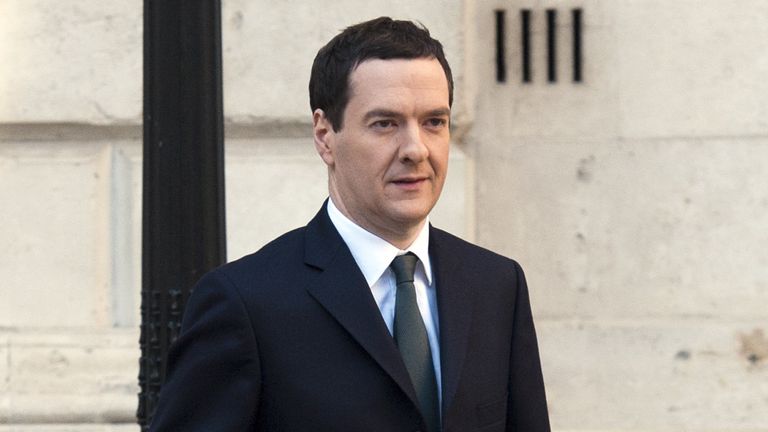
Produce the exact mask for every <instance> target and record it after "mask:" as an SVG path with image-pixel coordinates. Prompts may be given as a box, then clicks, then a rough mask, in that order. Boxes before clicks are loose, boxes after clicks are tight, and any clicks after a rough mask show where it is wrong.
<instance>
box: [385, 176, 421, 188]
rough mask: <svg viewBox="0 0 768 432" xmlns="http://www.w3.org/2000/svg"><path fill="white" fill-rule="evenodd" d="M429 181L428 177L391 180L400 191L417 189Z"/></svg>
mask: <svg viewBox="0 0 768 432" xmlns="http://www.w3.org/2000/svg"><path fill="white" fill-rule="evenodd" d="M427 180H429V178H428V177H400V178H396V179H394V180H392V183H393V184H394V185H396V186H398V187H400V188H402V189H406V190H411V189H418V188H419V187H420V186H421V185H423V184H424V183H426V182H427Z"/></svg>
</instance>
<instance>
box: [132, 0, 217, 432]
mask: <svg viewBox="0 0 768 432" xmlns="http://www.w3.org/2000/svg"><path fill="white" fill-rule="evenodd" d="M223 156H224V120H223V104H222V64H221V3H220V0H144V184H143V216H142V219H143V220H142V223H143V226H142V237H143V238H142V290H141V318H142V322H141V336H140V340H139V342H140V345H141V359H140V361H139V364H140V369H139V384H140V387H141V392H140V393H139V406H138V410H137V418H138V422H139V424H140V426H141V428H142V430H147V428H148V425H149V423H150V422H151V419H152V415H153V414H154V409H155V405H156V402H157V396H158V393H159V390H160V385H161V384H162V383H163V381H164V379H165V367H166V358H167V352H168V347H169V346H170V344H171V343H172V342H173V340H174V339H175V337H176V335H177V334H178V330H179V328H180V325H181V318H182V312H183V310H184V305H185V304H186V300H187V298H188V297H189V294H190V291H191V288H192V286H193V285H194V283H195V282H196V281H197V279H198V278H199V277H200V276H202V275H203V274H204V273H205V272H206V271H208V270H209V269H211V268H213V267H216V266H218V265H220V264H221V263H222V262H224V260H225V258H226V246H225V234H224V233H225V226H224V221H225V215H224V157H223Z"/></svg>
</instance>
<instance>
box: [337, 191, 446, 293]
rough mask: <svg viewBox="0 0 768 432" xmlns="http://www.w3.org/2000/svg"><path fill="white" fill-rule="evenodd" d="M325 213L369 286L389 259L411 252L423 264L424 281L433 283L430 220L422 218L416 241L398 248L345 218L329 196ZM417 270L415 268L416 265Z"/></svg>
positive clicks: (387, 263)
mask: <svg viewBox="0 0 768 432" xmlns="http://www.w3.org/2000/svg"><path fill="white" fill-rule="evenodd" d="M328 216H329V217H330V218H331V222H332V223H333V225H334V226H335V227H336V230H337V231H338V232H339V234H340V235H341V238H342V239H343V240H344V243H346V244H347V247H348V248H349V251H350V252H352V257H353V258H354V259H355V262H356V263H357V266H358V267H360V271H361V272H362V273H363V276H364V277H365V281H366V282H368V286H373V284H374V283H376V281H377V280H379V278H380V277H381V275H382V274H384V272H385V271H386V270H387V268H389V265H390V264H391V263H392V260H393V259H395V257H396V256H398V255H403V254H405V253H406V252H413V254H414V255H416V256H417V257H418V258H419V262H420V263H421V264H422V266H423V271H424V275H425V276H426V278H427V283H428V284H429V285H432V265H431V263H430V261H429V219H428V218H427V220H425V221H424V225H423V226H422V227H421V231H419V235H418V236H417V237H416V240H414V241H413V243H412V244H411V245H410V246H409V247H408V248H407V249H406V250H400V249H398V248H397V247H396V246H394V245H392V244H391V243H389V242H388V241H386V240H384V239H382V238H381V237H378V236H377V235H375V234H373V233H370V232H368V231H366V230H365V229H363V228H362V227H360V226H359V225H357V224H356V223H354V222H353V221H352V220H350V219H349V218H348V217H346V216H344V214H343V213H342V212H341V211H340V210H339V209H338V208H336V206H335V205H334V204H333V200H332V199H330V198H329V199H328ZM417 271H418V267H417Z"/></svg>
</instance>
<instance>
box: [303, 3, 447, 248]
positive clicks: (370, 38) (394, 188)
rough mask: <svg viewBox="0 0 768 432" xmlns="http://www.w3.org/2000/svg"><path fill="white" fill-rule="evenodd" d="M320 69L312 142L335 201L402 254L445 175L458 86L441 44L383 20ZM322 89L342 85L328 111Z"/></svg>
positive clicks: (346, 39)
mask: <svg viewBox="0 0 768 432" xmlns="http://www.w3.org/2000/svg"><path fill="white" fill-rule="evenodd" d="M393 29H405V30H404V32H405V34H401V33H400V32H398V31H394V30H393ZM342 47H343V49H342ZM393 47H400V48H398V49H397V50H395V49H394V48H393ZM433 53H437V54H433ZM329 57H331V58H333V60H328V58H329ZM318 59H325V60H318ZM318 59H316V60H315V64H314V66H313V69H312V80H311V81H310V89H311V92H313V93H312V96H311V97H312V98H313V102H312V107H313V126H314V141H315V148H316V149H317V152H318V154H319V155H320V157H321V158H322V159H323V161H324V162H325V164H326V165H327V166H328V187H329V193H330V195H331V199H332V200H333V202H334V204H336V206H337V207H338V208H339V210H340V211H341V212H342V213H344V214H345V215H346V216H347V217H349V218H350V219H352V220H353V221H354V222H356V223H357V224H358V225H360V226H361V227H363V228H364V229H366V230H368V231H370V232H372V233H374V234H376V235H378V236H379V237H381V238H384V239H385V240H387V241H389V242H390V243H392V244H394V245H396V246H398V247H400V248H401V249H404V248H406V247H407V246H408V245H410V242H412V241H413V240H414V238H415V234H417V233H418V230H419V229H420V228H421V227H422V226H423V223H424V220H425V219H426V217H427V215H428V214H429V212H430V211H431V210H432V207H433V206H434V205H435V203H436V202H437V199H438V197H439V196H440V192H441V191H442V188H443V184H444V182H445V176H446V172H447V166H448V151H449V142H450V130H449V125H450V107H451V101H452V100H451V91H452V84H451V78H450V69H449V68H448V64H447V62H446V61H445V57H444V56H443V53H442V48H440V43H439V42H437V41H435V40H434V39H432V38H431V37H429V33H428V32H427V31H426V29H420V28H418V27H416V26H415V25H413V24H412V23H408V22H398V21H392V20H390V19H389V18H379V19H377V20H374V21H369V22H367V23H363V24H358V25H356V26H353V27H350V28H349V29H347V30H345V31H344V32H343V33H342V34H341V35H339V36H337V37H336V38H334V40H333V41H331V43H330V44H328V45H326V46H325V47H324V48H323V49H321V50H320V52H319V53H318ZM342 63H343V64H346V65H347V66H345V67H346V69H345V68H343V67H340V66H339V65H340V64H342ZM323 65H330V66H329V67H330V69H329V70H325V69H323V68H324V66H323ZM336 73H338V74H339V76H334V75H335V74H336ZM341 76H343V79H342V78H341ZM321 78H322V79H321ZM319 81H323V82H336V83H335V84H333V85H330V87H329V88H331V89H333V91H329V92H320V91H317V93H318V94H321V95H322V98H326V99H327V100H325V101H322V100H323V99H322V98H320V99H321V101H322V102H317V100H316V99H317V98H316V94H315V92H316V90H317V89H318V84H317V82H319ZM342 82H343V85H341V84H340V83H342ZM326 93H327V94H326ZM332 94H333V95H336V96H335V97H337V98H340V99H338V100H335V99H333V98H332V96H329V95H332ZM327 110H328V111H327ZM342 122H343V125H342Z"/></svg>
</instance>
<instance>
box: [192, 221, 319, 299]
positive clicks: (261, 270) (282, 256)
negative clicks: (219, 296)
mask: <svg viewBox="0 0 768 432" xmlns="http://www.w3.org/2000/svg"><path fill="white" fill-rule="evenodd" d="M305 231H306V227H302V228H298V229H295V230H293V231H289V232H287V233H285V234H283V235H281V236H280V237H277V238H276V239H274V240H272V241H271V242H269V243H267V244H266V245H264V246H263V247H261V248H260V249H259V250H257V251H256V252H253V253H251V254H249V255H245V256H243V257H241V258H238V259H236V260H234V261H231V262H229V263H226V264H224V265H222V266H220V267H218V268H216V269H214V270H213V271H211V272H210V273H209V274H208V275H206V277H204V278H203V279H206V278H215V279H221V280H225V281H226V282H227V284H229V285H231V286H233V287H253V286H258V285H261V282H268V281H269V280H275V279H282V278H283V277H284V276H283V275H286V274H288V275H290V274H296V273H297V272H298V271H299V270H301V269H303V268H305V266H304V265H303V262H304V261H303V254H304V234H305Z"/></svg>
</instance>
